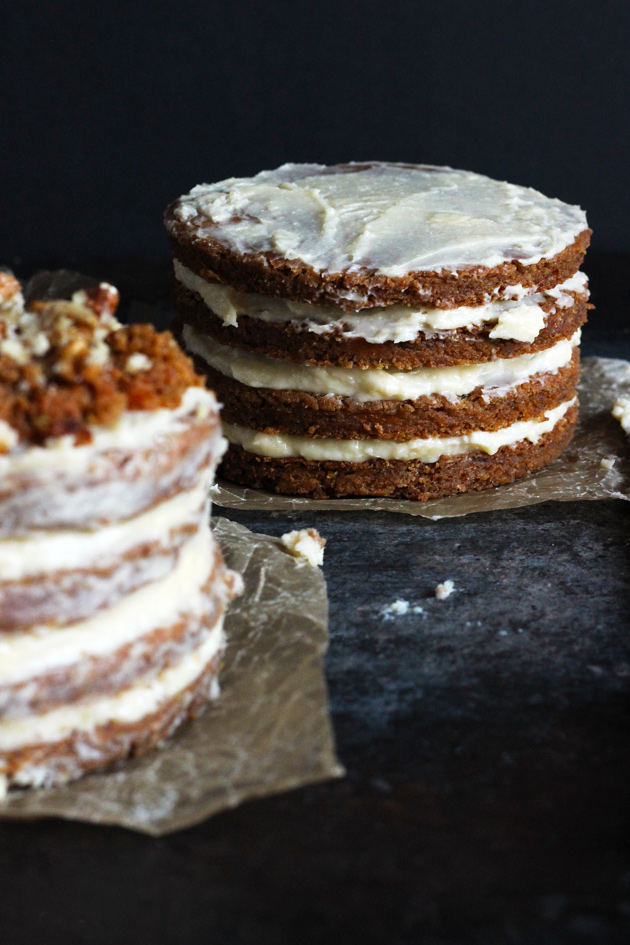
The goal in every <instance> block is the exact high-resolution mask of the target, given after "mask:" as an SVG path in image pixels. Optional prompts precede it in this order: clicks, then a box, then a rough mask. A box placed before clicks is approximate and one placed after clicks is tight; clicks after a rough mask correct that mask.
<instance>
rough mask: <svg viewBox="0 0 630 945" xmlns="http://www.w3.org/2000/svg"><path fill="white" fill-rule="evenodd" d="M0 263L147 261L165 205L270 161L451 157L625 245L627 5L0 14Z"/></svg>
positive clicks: (605, 244) (161, 7)
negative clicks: (547, 199)
mask: <svg viewBox="0 0 630 945" xmlns="http://www.w3.org/2000/svg"><path fill="white" fill-rule="evenodd" d="M0 9H1V11H2V12H1V13H0V30H1V32H0V35H1V36H2V53H1V57H0V58H1V68H2V79H3V97H2V98H3V100H2V104H1V110H0V129H1V130H2V137H3V147H2V152H1V153H2V202H3V209H2V213H1V214H0V218H1V221H2V222H1V227H0V259H2V260H4V261H5V262H9V263H11V262H12V261H13V262H15V259H16V257H17V258H26V259H29V258H44V257H48V258H50V257H55V256H64V257H65V258H68V257H69V256H73V255H74V256H77V257H84V258H85V257H95V256H100V257H111V258H113V257H122V256H127V257H128V256H129V255H135V256H147V255H156V256H159V255H165V254H166V241H165V237H164V234H163V230H162V226H161V216H162V212H163V210H164V207H165V206H166V204H167V203H168V202H169V201H170V200H172V199H174V198H175V197H176V196H178V195H179V194H180V193H182V192H184V191H186V190H188V189H189V188H190V187H191V186H192V185H194V184H195V183H199V182H201V181H208V180H217V179H220V178H223V177H227V176H232V175H235V176H238V175H243V174H252V173H256V172H257V171H258V170H261V169H262V168H268V167H274V166H276V165H278V164H280V163H282V162H284V161H321V162H325V163H330V162H336V161H340V160H343V161H345V160H353V159H354V160H364V159H372V158H377V159H386V160H403V161H421V162H429V163H437V164H450V165H452V166H455V167H465V168H469V169H471V170H475V171H479V172H482V173H486V174H489V175H490V176H494V177H499V178H503V179H508V180H510V181H513V182H515V183H520V184H527V185H530V186H533V187H537V188H539V189H541V190H542V191H543V192H545V193H547V194H549V195H550V196H557V197H560V198H562V199H564V200H567V201H569V202H574V203H580V204H581V205H582V206H584V207H585V208H586V209H587V211H588V213H589V220H590V222H591V225H592V227H593V229H594V231H595V236H594V242H593V247H594V249H596V250H599V251H627V250H630V223H629V218H630V213H629V207H628V200H627V190H628V187H627V180H628V170H627V169H628V166H629V164H630V141H629V134H628V126H627V102H628V89H629V87H630V82H629V81H628V80H629V68H628V60H629V58H630V57H629V56H628V52H627V51H628V48H629V46H630V43H629V40H630V5H628V4H626V3H621V2H607V3H604V4H596V3H592V2H591V3H583V4H578V3H574V2H565V0H554V2H551V3H542V2H540V3H538V2H529V3H528V2H525V3H518V2H512V0H501V2H468V0H440V2H431V3H427V2H414V0H388V2H380V0H379V2H375V0H364V2H361V3H359V2H353V0H350V2H348V0H345V2H344V0H341V2H340V0H319V2H312V3H308V2H303V0H302V2H299V0H298V2H279V0H259V2H254V0H250V2H223V3H218V2H216V0H215V2H204V3H202V2H185V0H183V2H180V3H174V2H171V3H156V2H152V0H135V2H134V0H125V2H123V0H114V2H105V3H101V4H98V5H96V4H91V3H87V2H79V0H74V2H70V0H58V2H55V3H44V2H42V0H34V2H33V0H31V2H26V3H20V4H17V3H11V4H9V3H7V2H6V0H3V2H2V7H0Z"/></svg>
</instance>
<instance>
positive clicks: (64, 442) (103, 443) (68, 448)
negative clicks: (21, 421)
mask: <svg viewBox="0 0 630 945" xmlns="http://www.w3.org/2000/svg"><path fill="white" fill-rule="evenodd" d="M216 409H217V402H216V398H215V396H214V394H213V393H212V391H209V390H205V388H203V387H189V388H188V390H186V391H185V392H184V395H183V397H182V401H181V403H180V405H179V407H176V408H175V409H174V410H168V409H161V410H129V411H126V412H125V413H123V414H122V416H121V417H120V418H119V420H117V421H116V423H114V424H113V425H112V426H110V427H102V426H99V427H93V428H92V430H91V433H92V442H91V443H87V444H85V445H84V446H76V445H75V442H74V437H73V436H63V437H59V438H58V439H51V440H48V442H47V443H46V445H45V446H23V445H18V446H17V447H16V448H15V449H14V450H13V451H12V452H11V453H8V454H6V455H3V456H0V474H1V475H7V474H20V473H32V472H40V471H41V472H51V473H53V474H57V473H59V472H60V471H64V472H67V471H69V470H71V471H72V473H73V474H75V473H76V474H80V473H81V472H84V471H85V470H86V469H88V468H89V467H90V466H91V464H92V463H93V462H94V460H95V458H96V456H97V454H98V453H102V452H104V451H106V450H128V451H134V452H135V451H137V450H142V449H146V448H148V447H149V446H155V445H159V441H160V439H161V438H162V437H164V436H168V435H171V434H173V433H177V432H179V431H181V430H183V429H185V427H186V425H187V421H189V418H190V416H191V415H192V416H199V417H207V416H208V415H209V414H210V413H212V412H214V411H215V410H216Z"/></svg>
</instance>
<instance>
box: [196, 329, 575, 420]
mask: <svg viewBox="0 0 630 945" xmlns="http://www.w3.org/2000/svg"><path fill="white" fill-rule="evenodd" d="M183 337H184V342H185V345H186V347H187V349H188V350H189V351H192V352H193V353H194V354H196V355H198V356H200V357H201V358H203V360H204V361H206V363H207V364H209V365H210V366H211V367H213V368H214V369H215V370H216V371H219V372H220V373H221V374H223V375H225V376H226V377H231V378H233V379H234V380H236V381H239V382H240V383H241V384H245V385H247V387H261V388H269V389H271V390H299V391H305V392H308V393H310V394H335V395H339V396H344V397H351V398H352V399H353V400H356V401H359V402H361V403H365V402H369V401H375V400H416V398H418V397H426V396H429V395H431V394H446V395H450V396H460V395H463V394H469V393H470V392H471V391H473V390H475V389H476V388H477V387H482V388H484V389H485V390H495V389H505V388H509V387H513V386H514V385H516V384H522V383H524V382H525V381H527V380H529V378H531V377H533V376H534V375H536V374H546V373H549V372H551V371H557V370H558V369H559V368H561V367H563V366H564V365H566V364H568V363H569V361H570V360H571V356H572V354H573V348H574V347H575V346H576V345H578V344H579V342H580V332H579V331H577V332H576V333H575V335H574V336H573V337H572V338H571V339H565V340H563V341H559V342H558V343H557V344H555V345H553V346H552V347H551V348H545V349H543V350H542V351H535V352H534V353H532V354H522V355H520V356H519V357H517V358H501V359H497V360H496V361H486V362H482V363H481V364H460V365H456V366H452V367H440V368H414V369H412V370H410V371H395V370H390V369H388V368H382V369H380V368H365V369H361V368H343V367H335V366H331V367H320V366H318V365H312V364H293V363H292V362H290V361H283V360H280V359H279V358H270V357H268V356H267V355H261V354H251V353H250V352H248V351H244V350H243V349H241V348H233V347H231V346H230V347H228V346H226V345H220V344H219V343H218V342H217V341H215V340H214V339H213V338H209V337H208V336H207V335H204V334H202V333H201V332H199V331H197V330H196V329H195V328H191V327H190V326H189V325H186V326H185V327H184V333H183Z"/></svg>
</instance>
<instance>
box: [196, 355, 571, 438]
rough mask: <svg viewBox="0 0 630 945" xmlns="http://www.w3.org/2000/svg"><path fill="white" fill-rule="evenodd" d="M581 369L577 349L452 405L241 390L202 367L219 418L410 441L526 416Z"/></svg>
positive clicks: (270, 428)
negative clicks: (515, 381) (500, 389)
mask: <svg viewBox="0 0 630 945" xmlns="http://www.w3.org/2000/svg"><path fill="white" fill-rule="evenodd" d="M579 373H580V354H579V351H578V350H577V349H575V351H574V353H573V357H572V359H571V362H570V363H569V364H568V365H566V366H565V367H563V368H560V370H558V371H557V372H554V373H552V374H541V375H538V376H537V377H535V378H532V379H530V380H529V381H527V382H525V383H523V384H519V385H518V386H516V387H513V388H510V389H509V390H508V391H507V392H505V393H503V394H493V392H492V391H488V393H487V394H484V392H483V389H482V388H480V387H478V388H476V389H475V390H474V391H472V392H471V393H470V394H467V395H465V396H462V397H458V398H457V399H455V401H454V402H452V401H451V400H449V399H448V398H447V397H444V396H442V395H439V394H435V395H433V396H427V397H419V398H418V399H417V400H403V401H400V400H377V401H369V402H366V403H360V402H358V401H356V400H352V398H350V397H341V396H337V395H335V396H330V397H328V396H324V395H317V394H309V393H305V392H303V391H294V390H288V391H280V390H268V389H266V388H254V387H246V386H245V385H244V384H241V383H239V381H235V380H232V379H231V378H228V377H225V376H224V375H222V374H219V373H218V372H217V371H214V370H212V368H209V369H208V378H209V382H210V384H211V386H212V387H213V388H214V389H215V390H216V392H217V396H218V397H219V399H220V400H221V402H222V403H223V409H222V411H221V416H222V418H223V420H224V421H226V423H233V424H236V425H240V426H244V427H251V428H252V429H254V430H259V431H261V432H263V433H272V434H273V433H283V434H289V435H293V436H310V437H313V438H322V437H329V438H331V439H338V440H354V439H358V440H362V439H371V438H376V439H384V440H390V439H391V440H400V441H404V440H411V439H414V438H416V437H420V438H421V437H427V436H462V435H463V434H465V433H471V432H473V431H475V430H496V429H499V428H500V427H505V426H509V425H510V424H512V423H517V422H518V421H520V420H533V419H535V418H536V417H539V416H541V415H542V414H543V413H544V412H545V411H546V410H550V409H553V408H554V407H558V406H559V405H560V404H562V403H566V401H568V400H572V399H573V397H574V396H575V391H576V387H577V383H578V380H579Z"/></svg>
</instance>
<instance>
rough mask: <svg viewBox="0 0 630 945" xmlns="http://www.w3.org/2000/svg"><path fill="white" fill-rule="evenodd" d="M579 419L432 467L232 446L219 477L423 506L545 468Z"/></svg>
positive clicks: (296, 491)
mask: <svg viewBox="0 0 630 945" xmlns="http://www.w3.org/2000/svg"><path fill="white" fill-rule="evenodd" d="M577 418H578V409H577V406H575V407H571V408H570V409H569V410H568V411H567V413H566V414H565V416H564V417H563V418H562V419H561V420H559V421H558V423H557V424H556V426H555V427H554V429H553V430H551V431H550V432H549V433H546V434H544V435H543V436H542V437H541V438H540V439H539V440H538V442H537V443H531V442H530V441H529V440H523V441H521V442H520V443H517V444H515V445H514V446H503V447H501V449H499V450H498V451H497V452H496V453H495V454H494V455H489V454H487V453H483V452H481V451H477V450H471V451H469V452H467V453H462V454H461V455H459V456H442V457H440V459H439V460H438V461H437V462H436V463H423V462H421V461H420V460H385V459H371V460H367V461H366V462H364V463H347V462H335V461H330V460H326V461H313V460H306V459H301V458H289V459H270V458H269V457H265V456H258V455H256V454H255V453H248V452H246V451H245V450H244V449H242V447H240V446H234V445H230V447H229V449H228V451H227V453H226V454H225V457H224V459H223V463H222V466H221V469H220V472H222V474H223V475H224V476H225V478H226V479H229V480H230V481H232V482H237V483H240V484H241V485H244V486H251V487H253V488H256V489H266V490H268V491H270V492H279V493H284V494H286V495H304V496H311V497H312V498H314V499H323V498H326V497H329V496H330V497H341V496H389V497H391V498H400V499H416V500H420V501H425V500H426V499H437V498H440V497H441V496H447V495H457V494H458V493H461V492H467V491H478V490H482V489H489V488H491V487H492V486H498V485H503V484H505V483H508V482H513V481H514V480H515V479H519V478H521V477H522V476H526V475H527V474H528V473H530V472H533V471H534V470H536V469H540V468H541V467H542V466H546V465H547V464H548V463H550V462H552V461H553V460H554V459H556V458H557V457H558V456H559V455H560V453H562V451H563V450H564V449H565V447H566V446H567V444H568V443H569V442H570V440H571V437H572V435H573V431H574V427H575V424H576V423H577Z"/></svg>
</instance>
